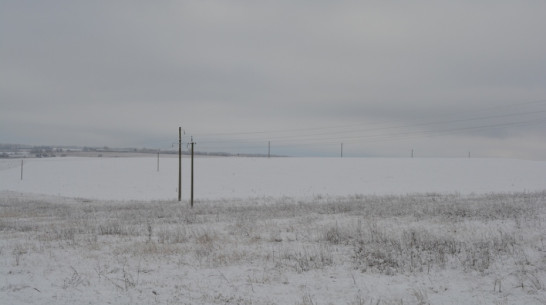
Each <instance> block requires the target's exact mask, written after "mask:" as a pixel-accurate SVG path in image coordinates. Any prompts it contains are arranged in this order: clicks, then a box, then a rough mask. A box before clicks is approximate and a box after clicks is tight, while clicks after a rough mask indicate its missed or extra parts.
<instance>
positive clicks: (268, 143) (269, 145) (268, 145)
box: [267, 141, 271, 158]
mask: <svg viewBox="0 0 546 305" xmlns="http://www.w3.org/2000/svg"><path fill="white" fill-rule="evenodd" d="M267 157H268V158H271V141H268V142H267Z"/></svg>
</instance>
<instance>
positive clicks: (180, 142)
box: [178, 127, 182, 201]
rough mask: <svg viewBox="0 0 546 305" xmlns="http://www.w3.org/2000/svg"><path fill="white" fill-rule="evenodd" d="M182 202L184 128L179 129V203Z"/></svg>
mask: <svg viewBox="0 0 546 305" xmlns="http://www.w3.org/2000/svg"><path fill="white" fill-rule="evenodd" d="M181 200H182V127H178V201H181Z"/></svg>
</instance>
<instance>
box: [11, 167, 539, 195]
mask: <svg viewBox="0 0 546 305" xmlns="http://www.w3.org/2000/svg"><path fill="white" fill-rule="evenodd" d="M190 168H191V167H190V160H189V159H187V158H185V159H183V164H182V173H183V176H182V184H183V186H182V197H183V198H184V200H187V199H189V196H190ZM177 186H178V159H177V158H172V157H170V158H161V159H160V162H159V171H157V159H156V158H51V159H25V160H24V165H23V180H21V161H20V160H0V190H9V191H16V192H22V193H36V194H47V195H60V196H68V197H81V198H92V199H105V200H154V199H157V200H170V199H175V198H177V196H178V195H177ZM544 188H546V162H544V161H525V160H511V159H463V158H461V159H418V158H416V159H410V158H408V159H394V158H393V159H390V158H343V159H341V158H339V159H336V158H271V159H267V158H196V159H195V160H194V198H195V199H201V200H210V199H226V198H250V197H254V198H255V197H291V198H313V197H316V196H347V195H355V194H361V195H369V194H375V195H402V194H410V193H426V192H436V193H459V194H470V193H491V192H505V193H510V192H523V191H535V190H542V189H544Z"/></svg>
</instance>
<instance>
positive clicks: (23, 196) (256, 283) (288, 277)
mask: <svg viewBox="0 0 546 305" xmlns="http://www.w3.org/2000/svg"><path fill="white" fill-rule="evenodd" d="M177 162H178V160H177V159H176V158H162V159H161V160H160V165H159V171H157V159H155V158H56V159H25V161H24V167H23V180H21V161H20V160H0V235H1V237H2V238H1V239H0V262H1V263H0V304H545V303H546V287H545V286H546V245H545V243H544V242H545V241H544V238H545V236H546V234H545V233H546V222H545V220H546V192H545V190H546V186H545V182H546V162H532V161H521V160H506V159H504V160H503V159H350V158H347V159H322V158H309V159H306V158H272V159H260V158H256V159H253V158H199V159H196V160H195V196H196V203H195V207H194V208H193V209H190V208H189V207H188V202H187V200H188V197H189V180H190V179H189V178H190V177H189V169H190V167H189V160H187V159H185V160H184V164H183V172H184V176H183V188H182V191H183V197H184V202H183V203H179V202H178V201H176V198H177V190H176V187H177V177H178V176H177V170H178V164H177Z"/></svg>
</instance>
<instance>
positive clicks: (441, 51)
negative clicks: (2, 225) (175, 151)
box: [0, 0, 546, 160]
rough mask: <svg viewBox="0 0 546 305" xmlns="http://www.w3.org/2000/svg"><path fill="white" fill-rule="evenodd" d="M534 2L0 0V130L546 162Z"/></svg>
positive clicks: (542, 21) (128, 141)
mask: <svg viewBox="0 0 546 305" xmlns="http://www.w3.org/2000/svg"><path fill="white" fill-rule="evenodd" d="M545 12H546V1H530V0H529V1H526V0H523V1H502V0H486V1H343V0H341V1H298V0H290V1H283V0H280V1H225V0H218V1H208V0H197V1H57V0H54V1H15V0H14V1H10V0H0V143H20V144H34V145H38V144H50V145H82V146H83V145H85V146H111V147H149V148H158V149H170V148H171V146H172V143H174V142H176V141H177V138H178V127H179V126H182V128H183V129H184V130H185V132H186V136H190V135H193V136H194V139H195V141H196V142H197V145H198V146H197V149H200V150H204V151H230V152H241V153H245V152H260V153H267V149H268V148H267V147H268V141H271V151H272V153H275V154H286V155H309V156H336V155H339V154H340V150H341V143H343V148H344V153H345V155H346V156H409V155H410V154H411V150H412V149H413V150H414V151H415V155H416V156H427V157H464V156H466V155H467V154H468V152H471V153H472V155H473V156H477V157H514V158H529V159H540V160H546V30H545V29H546V18H545ZM187 140H189V139H188V138H185V141H187Z"/></svg>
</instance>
